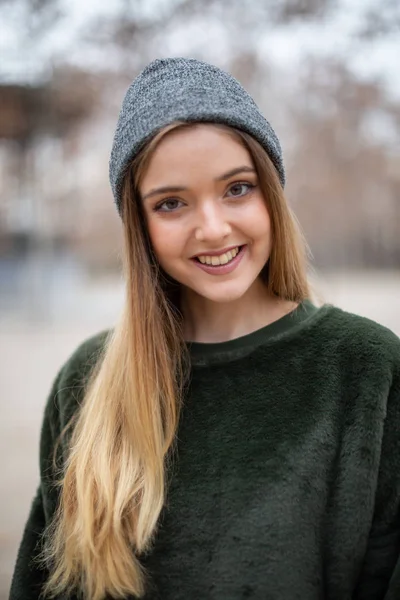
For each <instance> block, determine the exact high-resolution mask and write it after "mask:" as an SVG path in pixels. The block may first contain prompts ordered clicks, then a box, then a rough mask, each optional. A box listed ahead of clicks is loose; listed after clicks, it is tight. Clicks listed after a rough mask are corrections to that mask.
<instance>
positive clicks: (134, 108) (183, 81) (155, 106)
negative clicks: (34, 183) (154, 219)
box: [109, 58, 285, 214]
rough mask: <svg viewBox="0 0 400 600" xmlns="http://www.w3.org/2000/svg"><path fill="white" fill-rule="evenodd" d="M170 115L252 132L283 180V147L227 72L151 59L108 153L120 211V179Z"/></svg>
mask: <svg viewBox="0 0 400 600" xmlns="http://www.w3.org/2000/svg"><path fill="white" fill-rule="evenodd" d="M174 121H185V122H210V123H225V124H226V125H230V126H232V127H236V128H237V129H240V130H242V131H245V132H247V133H249V134H250V135H251V136H253V137H254V138H255V139H256V140H257V141H258V142H259V143H260V144H261V145H262V146H263V148H264V149H265V150H266V152H267V153H268V155H269V157H270V158H271V160H272V162H273V164H274V165H275V167H276V169H277V172H278V174H279V179H280V182H281V184H282V187H284V185H285V170H284V166H283V158H282V149H281V145H280V143H279V140H278V137H277V135H276V134H275V132H274V130H273V129H272V127H271V125H270V124H269V122H268V121H267V120H266V119H265V117H264V116H263V115H262V114H261V112H260V110H259V108H258V107H257V105H256V103H255V102H254V100H253V98H252V97H251V96H250V95H249V94H248V93H247V92H246V90H245V89H244V88H243V87H242V85H241V84H240V83H239V82H238V81H237V80H236V79H235V78H234V77H233V76H232V75H230V74H229V73H226V72H225V71H222V70H221V69H219V68H218V67H216V66H214V65H210V64H208V63H205V62H202V61H198V60H195V59H192V58H161V59H157V60H155V61H153V62H151V63H150V64H149V65H148V66H147V67H146V68H145V69H144V70H143V71H142V72H141V73H140V74H139V75H138V76H137V77H136V78H135V79H134V81H133V82H132V84H131V85H130V86H129V88H128V91H127V92H126V95H125V98H124V100H123V103H122V107H121V111H120V114H119V118H118V123H117V128H116V132H115V135H114V141H113V147H112V151H111V158H110V165H109V167H110V169H109V175H110V183H111V188H112V192H113V195H114V199H115V203H116V205H117V208H118V211H119V213H120V214H121V212H122V210H121V209H122V183H123V179H124V176H125V173H126V171H127V168H128V166H129V165H130V163H131V162H132V160H133V158H134V157H135V156H136V155H137V154H138V152H139V151H140V150H141V148H142V147H143V146H144V145H145V143H146V142H147V141H148V140H150V139H151V138H152V137H153V136H154V134H155V133H156V132H157V131H158V130H159V129H160V128H162V127H165V126H166V125H169V124H170V123H172V122H174Z"/></svg>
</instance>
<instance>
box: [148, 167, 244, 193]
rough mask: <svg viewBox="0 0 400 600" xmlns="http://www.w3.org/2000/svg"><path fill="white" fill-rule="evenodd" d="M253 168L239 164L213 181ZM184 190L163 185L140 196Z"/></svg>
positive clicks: (181, 187) (225, 178) (224, 179)
mask: <svg viewBox="0 0 400 600" xmlns="http://www.w3.org/2000/svg"><path fill="white" fill-rule="evenodd" d="M255 172H256V171H255V169H254V168H253V167H248V166H245V165H243V166H241V167H236V168H235V169H231V170H230V171H227V172H226V173H224V174H223V175H220V176H219V177H216V178H215V181H226V180H227V179H230V178H231V177H233V176H234V175H238V174H239V173H255ZM185 190H187V188H186V187H183V186H176V185H174V186H171V185H168V186H164V187H159V188H154V189H153V190H151V191H150V192H148V193H147V194H145V195H144V196H143V197H142V200H143V201H144V200H146V199H147V198H151V197H152V196H157V195H158V194H167V193H171V192H184V191H185Z"/></svg>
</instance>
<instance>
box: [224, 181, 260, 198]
mask: <svg viewBox="0 0 400 600" xmlns="http://www.w3.org/2000/svg"><path fill="white" fill-rule="evenodd" d="M254 187H255V186H254V185H252V184H251V183H248V182H243V183H241V182H237V183H234V184H233V185H231V187H230V188H229V192H231V197H232V196H233V197H234V198H240V197H241V196H245V195H246V194H248V193H249V192H250V191H251V190H252V189H253V188H254Z"/></svg>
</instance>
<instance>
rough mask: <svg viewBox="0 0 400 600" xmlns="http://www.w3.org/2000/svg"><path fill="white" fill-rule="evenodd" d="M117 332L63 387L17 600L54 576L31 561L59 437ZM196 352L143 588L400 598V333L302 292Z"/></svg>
mask: <svg viewBox="0 0 400 600" xmlns="http://www.w3.org/2000/svg"><path fill="white" fill-rule="evenodd" d="M106 335H107V334H106V333H102V334H99V335H97V336H95V337H94V338H91V339H90V340H88V341H86V342H85V343H83V345H81V346H80V347H79V348H78V349H77V351H76V352H75V353H74V354H73V356H72V357H71V358H70V359H69V360H68V361H67V363H66V364H65V365H64V366H63V367H62V369H61V371H60V372H59V374H58V376H57V378H56V380H55V382H54V386H53V389H52V390H51V393H50V396H49V399H48V402H47V406H46V409H45V413H44V421H43V429H42V433H41V447H40V468H41V481H40V485H39V487H38V490H37V494H36V497H35V498H34V500H33V503H32V508H31V512H30V515H29V518H28V521H27V524H26V528H25V531H24V534H23V539H22V542H21V545H20V549H19V553H18V558H17V563H16V567H15V571H14V577H13V582H12V588H11V596H10V599H11V600H37V599H38V598H39V593H40V590H41V587H42V583H43V580H44V578H45V577H46V573H44V572H41V571H40V570H38V569H37V568H36V567H35V566H33V565H32V563H31V559H32V558H33V557H34V556H35V555H36V553H37V550H36V547H37V543H38V540H39V536H40V533H41V532H42V531H43V528H44V526H45V524H46V523H47V522H48V520H49V519H50V517H51V515H52V513H53V511H54V509H55V506H56V502H57V498H56V496H55V492H54V490H52V489H51V483H52V468H51V455H52V451H53V447H54V443H55V440H56V438H57V436H58V435H59V433H60V431H61V429H62V428H63V427H64V425H65V424H66V423H67V421H68V420H69V418H70V417H71V415H73V414H74V413H75V412H76V410H77V408H78V406H79V402H80V401H81V399H82V394H83V388H84V383H85V380H86V379H87V376H88V374H89V372H90V370H91V368H92V366H93V365H94V363H95V361H96V357H97V356H98V352H99V350H100V349H101V348H102V346H103V344H104V341H105V339H106ZM190 349H191V353H192V375H191V381H190V384H189V386H188V392H187V396H186V398H185V404H184V408H183V412H182V417H181V421H180V425H179V431H178V454H177V459H176V460H175V463H174V467H173V469H172V472H171V480H170V481H171V483H170V488H169V493H168V497H167V501H166V504H165V506H164V508H163V511H162V513H161V516H160V520H159V528H158V531H157V535H156V538H155V544H154V547H153V549H152V550H151V551H150V552H149V553H148V554H147V555H146V556H142V557H141V560H142V562H143V565H144V566H145V567H146V568H147V570H148V573H149V580H148V592H147V594H146V600H156V599H160V600H189V599H193V600H239V599H240V600H242V599H248V598H251V599H252V600H399V599H400V340H399V338H398V337H397V336H396V335H395V334H394V333H392V332H391V331H389V330H388V329H386V328H384V327H383V326H381V325H378V324H377V323H375V322H373V321H370V320H368V319H366V318H363V317H360V316H356V315H353V314H350V313H347V312H345V311H343V310H341V309H339V308H337V307H334V306H332V305H324V306H323V307H321V308H316V307H314V306H313V305H312V304H311V303H310V302H309V301H306V302H304V303H302V304H301V305H300V306H299V307H298V308H297V309H296V310H295V311H293V312H292V313H290V314H289V315H286V316H285V317H283V318H282V319H279V320H278V321H276V322H275V323H272V324H270V325H268V326H266V327H264V328H262V329H260V330H258V331H256V332H254V333H251V334H249V335H246V336H243V337H241V338H238V339H236V340H231V341H228V342H223V343H219V344H201V343H193V344H190ZM64 452H65V446H64ZM58 600H67V599H66V597H65V596H63V597H62V598H59V599H58ZM74 600H75V599H74Z"/></svg>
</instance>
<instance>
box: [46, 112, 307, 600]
mask: <svg viewBox="0 0 400 600" xmlns="http://www.w3.org/2000/svg"><path fill="white" fill-rule="evenodd" d="M193 126H194V125H193V124H190V123H174V124H172V125H169V126H168V127H166V128H164V129H163V130H162V131H160V132H158V134H157V135H156V136H155V137H154V138H153V139H152V140H151V141H150V142H149V143H148V144H147V145H146V147H145V148H144V149H142V151H141V152H140V154H139V155H138V156H137V157H136V158H135V160H134V161H133V163H132V165H131V167H130V169H129V171H128V173H127V174H126V177H125V180H124V187H123V213H122V214H123V224H124V242H125V244H124V245H125V252H124V271H125V278H126V301H125V306H124V310H123V313H122V315H121V318H120V321H119V323H118V325H117V326H116V328H115V329H114V331H113V332H112V334H111V335H110V336H109V338H108V340H107V343H106V347H105V348H104V350H103V352H102V355H101V358H100V359H99V360H98V362H97V365H96V367H95V369H94V370H93V372H92V374H91V377H90V380H89V382H88V385H87V388H86V391H85V394H84V399H83V402H82V405H81V407H80V410H79V413H77V414H76V421H75V422H74V429H73V432H72V436H71V441H70V451H69V455H68V456H67V458H66V460H65V465H64V469H63V474H62V477H61V478H60V480H59V481H58V485H59V487H60V498H59V504H58V507H57V510H56V512H55V514H54V517H53V519H52V522H51V523H50V525H49V526H48V528H47V530H46V532H45V536H44V539H45V547H44V551H43V554H42V555H41V560H43V561H44V562H45V563H46V565H47V566H48V569H49V578H48V580H47V582H46V584H45V587H44V590H43V592H44V594H45V595H47V596H49V597H54V596H57V595H58V594H62V593H65V592H67V593H69V592H73V591H76V590H78V591H80V592H81V593H82V594H83V597H84V598H85V599H86V600H103V599H104V598H105V597H106V596H107V595H109V596H111V597H113V598H124V597H126V596H127V595H129V594H131V595H133V596H136V597H139V598H140V597H142V596H143V595H144V593H145V581H146V572H145V570H144V568H143V567H142V566H141V563H140V555H141V554H142V553H144V552H146V551H148V550H149V549H150V548H151V546H152V543H153V542H154V538H155V534H156V531H157V523H158V518H159V515H160V512H161V509H162V507H163V505H164V503H165V499H166V496H167V491H168V475H169V472H170V471H169V469H170V466H171V463H172V460H173V457H174V449H175V441H176V432H177V428H178V423H179V415H180V410H181V406H182V401H183V398H184V393H185V385H186V382H187V380H188V376H189V372H190V359H189V356H188V352H187V347H186V344H185V341H184V339H183V334H182V315H181V312H180V310H179V285H177V284H176V282H174V281H173V280H171V278H169V277H168V275H167V274H166V273H165V272H163V271H162V269H161V268H160V267H159V265H158V263H157V260H156V257H155V256H154V254H153V251H152V248H151V244H150V242H149V238H148V235H147V231H146V227H145V221H144V215H143V211H142V206H141V200H140V196H139V192H138V189H139V184H140V181H141V178H142V176H143V174H144V172H145V171H146V168H147V165H148V164H149V161H150V159H151V157H152V154H153V152H154V149H155V148H156V147H157V145H158V144H159V142H160V140H161V139H163V137H164V136H165V135H167V134H168V133H169V132H170V131H173V130H176V129H177V128H183V127H193ZM215 126H217V127H221V128H223V129H224V130H225V131H227V132H228V133H229V134H230V135H232V136H234V138H235V139H237V140H239V141H240V142H241V143H242V144H243V145H244V146H245V147H246V148H247V150H248V151H249V153H250V155H251V157H252V159H253V162H254V165H255V168H256V170H257V173H258V178H259V185H260V186H261V190H262V192H263V195H264V198H265V201H266V203H267V207H268V211H269V214H270V219H271V230H272V249H271V255H270V259H269V261H268V263H267V265H266V266H265V268H264V270H263V272H262V274H261V275H262V277H263V280H264V281H265V284H266V285H267V286H268V288H269V289H270V291H271V292H272V293H273V294H275V295H277V296H279V297H282V298H285V299H287V300H292V301H295V302H301V301H302V300H304V299H305V298H309V297H310V294H311V290H310V287H309V283H308V280H307V272H306V271H307V256H306V254H307V246H306V243H305V241H304V238H303V236H302V234H301V232H300V229H299V227H298V224H297V221H296V219H295V217H294V215H293V214H292V212H291V210H290V209H289V207H288V205H287V202H286V200H285V197H284V194H283V190H282V187H281V185H280V182H279V177H278V174H277V172H276V169H275V167H274V166H273V164H272V162H271V160H270V159H269V157H268V155H267V154H266V152H265V151H264V149H263V148H262V147H261V146H260V144H258V142H256V141H255V140H254V139H253V138H252V137H251V136H249V135H248V134H246V133H244V132H242V131H238V130H235V129H232V128H229V127H227V126H225V125H215Z"/></svg>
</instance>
